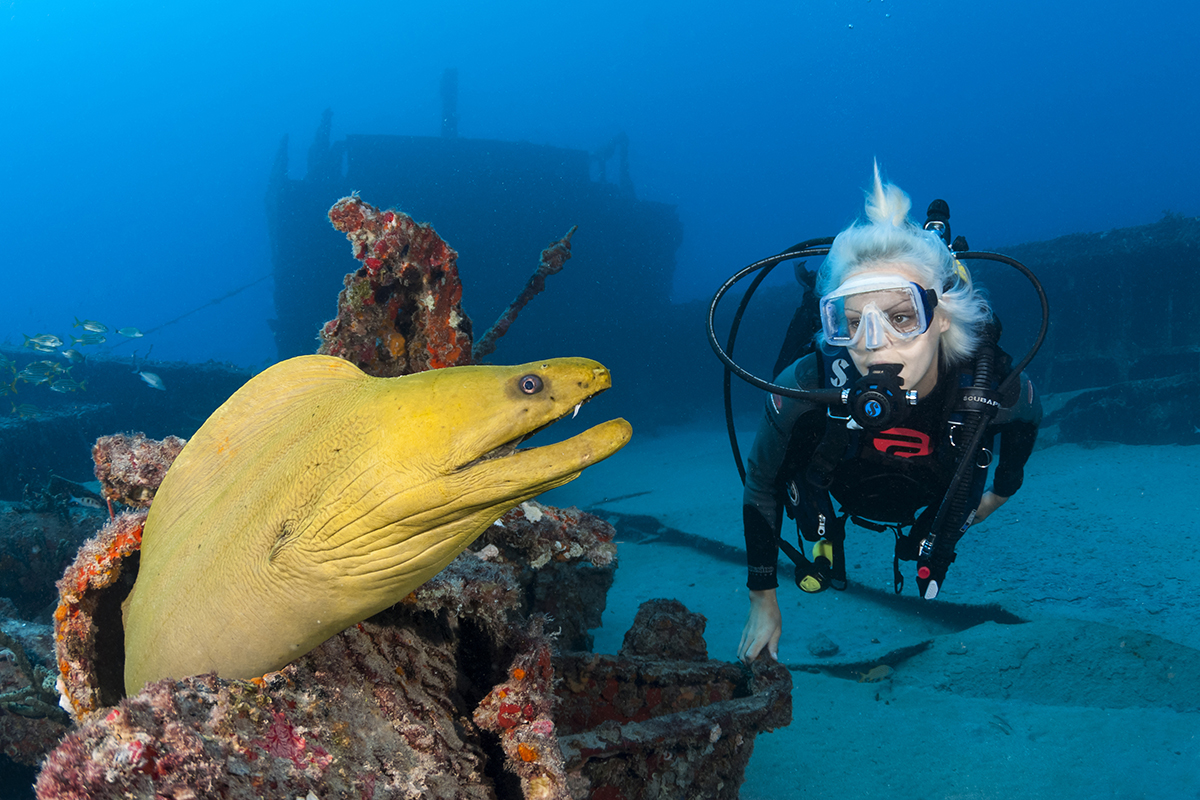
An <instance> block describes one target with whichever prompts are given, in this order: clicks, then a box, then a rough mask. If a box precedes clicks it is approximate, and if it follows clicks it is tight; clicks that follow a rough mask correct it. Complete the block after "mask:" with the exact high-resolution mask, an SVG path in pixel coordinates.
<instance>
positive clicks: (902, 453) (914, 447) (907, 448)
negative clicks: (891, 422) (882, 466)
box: [871, 428, 933, 458]
mask: <svg viewBox="0 0 1200 800" xmlns="http://www.w3.org/2000/svg"><path fill="white" fill-rule="evenodd" d="M871 443H872V444H874V445H875V449H876V450H878V451H879V452H881V453H884V454H886V455H889V456H897V457H899V458H912V457H913V456H927V455H929V454H930V453H932V452H933V448H932V447H930V444H929V434H926V433H921V432H920V431H914V430H912V429H911V428H888V429H887V430H886V431H880V432H879V433H877V434H875V438H874V439H872V440H871Z"/></svg>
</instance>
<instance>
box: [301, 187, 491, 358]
mask: <svg viewBox="0 0 1200 800" xmlns="http://www.w3.org/2000/svg"><path fill="white" fill-rule="evenodd" d="M329 221H330V222H331V223H333V227H335V228H337V229H338V230H339V231H341V232H342V233H345V234H346V238H347V239H349V240H350V244H351V247H352V249H353V253H354V257H355V258H357V259H358V260H359V261H361V262H362V267H361V268H360V269H358V270H357V271H355V272H351V273H349V274H348V275H346V278H345V281H344V283H345V289H343V290H342V292H341V294H339V295H338V315H337V317H336V318H334V319H331V320H330V321H329V322H327V323H325V325H324V326H323V327H322V328H321V340H322V343H321V347H320V349H319V350H318V351H317V352H319V353H322V354H327V355H331V356H338V357H339V358H344V359H346V360H347V361H349V362H350V363H352V364H354V365H355V366H357V367H358V368H359V369H361V370H362V371H363V372H366V373H367V374H368V375H375V376H377V377H392V376H396V375H408V374H410V373H413V372H422V371H424V370H427V369H441V368H443V367H454V366H461V365H463V364H470V363H471V320H470V318H469V317H468V316H467V315H466V314H465V313H464V312H463V310H462V282H461V281H460V280H459V278H458V266H457V261H458V253H456V252H454V250H453V249H452V248H451V247H450V246H449V245H447V244H446V243H445V242H444V241H442V239H441V237H440V236H438V235H437V232H436V231H434V229H433V228H432V227H431V226H430V225H428V224H425V223H418V222H415V221H414V220H413V218H412V217H410V216H408V215H407V214H404V213H401V212H399V211H395V210H389V211H381V210H379V209H378V208H376V207H375V206H372V205H371V204H369V203H365V202H363V201H362V200H361V199H359V198H358V197H357V196H355V197H344V198H342V199H341V200H339V201H337V203H335V204H334V205H333V208H331V209H329Z"/></svg>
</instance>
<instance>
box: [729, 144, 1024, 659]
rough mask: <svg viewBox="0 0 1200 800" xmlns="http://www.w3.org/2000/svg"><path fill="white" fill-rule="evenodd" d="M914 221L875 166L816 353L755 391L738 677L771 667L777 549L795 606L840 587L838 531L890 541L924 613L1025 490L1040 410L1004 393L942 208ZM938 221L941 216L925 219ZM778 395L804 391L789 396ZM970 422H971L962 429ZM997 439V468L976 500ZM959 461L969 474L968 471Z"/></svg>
mask: <svg viewBox="0 0 1200 800" xmlns="http://www.w3.org/2000/svg"><path fill="white" fill-rule="evenodd" d="M939 203H941V206H938V204H939ZM910 207H911V202H910V200H909V198H908V196H907V195H906V194H905V193H904V192H903V191H901V190H900V188H899V187H897V186H895V185H893V184H890V183H888V184H884V183H883V182H882V181H881V180H880V177H879V168H878V165H876V167H875V181H874V187H873V190H872V191H871V192H869V193H868V196H867V201H866V217H867V218H866V220H865V221H860V222H856V223H854V224H853V225H851V226H850V227H848V228H847V229H845V230H844V231H842V232H841V233H840V234H839V235H838V236H837V237H836V238H835V239H833V241H832V244H831V245H829V248H828V254H827V256H826V258H825V260H824V262H823V263H822V265H821V267H820V270H819V271H818V273H817V277H816V285H815V290H816V291H815V294H816V295H817V296H819V297H820V300H819V303H818V307H817V312H818V316H819V320H820V330H819V331H818V332H817V335H816V337H815V345H816V349H815V350H814V351H813V352H811V353H808V354H807V355H804V356H802V357H801V358H799V359H798V360H796V361H794V362H792V363H791V364H789V365H788V366H787V367H785V368H784V369H783V370H782V372H780V373H779V375H778V376H777V377H776V378H775V381H774V383H773V384H765V383H763V382H761V381H760V382H759V384H760V385H763V386H764V387H774V388H773V389H769V391H771V392H772V393H771V394H770V395H769V396H768V398H767V403H766V408H765V410H764V414H763V417H762V420H761V422H760V424H759V428H758V432H757V435H756V437H755V440H754V445H753V447H752V449H751V451H750V453H749V456H748V459H747V469H746V470H745V473H746V474H745V493H744V498H743V521H744V526H745V537H746V559H747V566H748V572H749V577H748V581H747V586H748V588H749V589H750V612H749V616H748V618H747V620H746V625H745V628H744V629H743V632H742V637H741V642H740V643H739V645H738V658H739V659H741V660H742V661H744V662H746V663H749V662H751V661H753V660H754V659H755V658H756V657H758V655H759V654H760V653H761V652H762V651H763V649H764V648H765V649H766V650H767V652H768V653H769V655H770V656H771V657H772V658H776V659H777V658H778V645H779V638H780V634H781V632H782V618H781V615H780V611H779V603H778V600H777V599H776V594H775V592H776V588H777V586H778V582H777V580H776V560H777V556H778V550H779V548H780V547H783V549H784V550H785V552H787V553H788V555H789V556H790V557H791V558H792V560H793V561H795V562H796V582H797V584H798V585H799V586H800V588H801V589H802V590H804V591H805V592H810V593H814V592H820V591H823V590H824V589H826V588H828V587H830V586H832V587H833V588H835V589H844V588H845V586H846V569H845V561H844V553H843V542H844V537H845V526H846V521H847V519H852V520H853V521H854V522H855V523H856V524H858V525H860V526H861V527H866V528H868V529H873V530H877V531H884V530H888V529H891V530H892V531H893V532H894V533H895V536H896V547H895V556H894V559H893V573H894V580H895V589H896V592H897V593H899V592H900V591H901V590H902V588H903V584H904V577H903V574H902V572H901V569H900V562H901V561H916V562H917V567H918V569H917V581H916V582H917V588H918V591H919V593H920V594H921V596H922V597H923V598H925V599H927V600H932V599H933V598H935V597H937V595H938V593H939V592H940V591H941V589H942V586H943V584H944V583H945V580H946V573H947V570H948V568H949V566H950V564H951V563H952V562H953V561H954V560H955V552H954V548H955V545H956V544H957V542H958V539H959V538H961V536H962V534H963V533H964V532H965V531H966V529H967V528H968V527H969V526H970V525H972V524H975V523H979V522H982V521H983V520H984V519H986V518H987V517H988V516H989V515H991V514H992V513H993V512H995V511H996V509H998V508H1000V507H1001V506H1002V505H1004V503H1005V502H1007V501H1008V499H1009V498H1010V497H1011V496H1012V495H1013V494H1014V493H1015V492H1016V491H1017V490H1018V489H1019V488H1020V487H1021V483H1022V480H1023V476H1024V466H1025V462H1026V461H1027V460H1028V458H1029V456H1030V454H1031V453H1032V452H1033V446H1034V443H1035V441H1036V438H1037V429H1038V424H1039V423H1040V421H1041V417H1042V410H1041V403H1040V401H1039V399H1038V397H1037V395H1036V393H1035V391H1034V388H1033V384H1032V383H1031V382H1030V381H1029V379H1028V378H1027V377H1026V376H1025V375H1024V373H1019V374H1018V376H1014V379H1013V380H1005V378H1006V377H1008V376H1009V375H1010V374H1011V372H1012V370H1013V366H1012V363H1011V359H1010V358H1009V357H1008V356H1007V354H1005V353H1004V352H1003V351H1001V350H1000V349H999V347H998V345H997V340H998V338H999V323H998V321H997V320H996V319H995V317H994V315H993V314H992V310H991V308H990V306H989V304H988V302H987V300H986V298H985V297H984V295H983V292H982V290H981V289H980V288H978V287H976V286H975V285H974V284H973V283H972V280H971V276H970V273H968V272H967V270H966V268H965V267H964V266H963V265H962V263H961V262H960V261H959V260H958V258H956V253H955V250H954V249H951V247H950V236H949V209H948V207H946V206H945V204H944V203H942V201H935V203H934V205H933V206H931V215H930V216H931V221H930V222H927V223H926V226H925V228H922V227H919V226H917V225H916V224H914V223H913V222H911V221H910V220H909V218H908V212H909V209H910ZM939 208H941V209H944V213H935V211H936V210H937V209H939ZM814 241H815V240H814ZM824 241H825V242H828V240H824ZM958 244H959V243H958V242H955V246H956V249H958V250H965V249H966V247H965V242H963V244H962V246H961V247H958ZM798 247H799V246H798ZM969 255H970V256H975V257H985V258H993V260H1006V261H1007V262H1008V263H1012V264H1013V265H1014V266H1018V267H1019V268H1020V269H1022V270H1023V271H1025V270H1024V267H1023V266H1021V265H1019V264H1016V263H1015V262H1012V260H1011V259H1007V258H1006V257H1003V256H998V255H996V254H968V253H964V254H963V257H964V258H966V257H968V256H969ZM781 257H782V256H781ZM781 257H776V258H775V263H778V259H779V258H781ZM771 266H774V263H772V264H771ZM748 269H749V268H748ZM1026 274H1027V275H1028V276H1029V277H1030V278H1031V280H1033V282H1034V285H1035V286H1036V287H1037V289H1038V292H1039V295H1040V296H1041V297H1042V302H1043V332H1042V334H1041V335H1042V336H1044V331H1045V325H1046V323H1047V321H1048V306H1047V305H1046V302H1045V295H1044V294H1043V293H1042V292H1041V288H1040V286H1038V285H1037V282H1036V278H1033V277H1032V274H1031V273H1028V272H1027V271H1026ZM719 297H720V293H718V298H716V299H714V309H715V304H716V302H717V299H719ZM710 331H711V328H710ZM710 338H711V332H710ZM711 340H712V343H713V346H714V349H716V350H717V352H718V355H719V356H722V357H723V356H724V353H723V352H722V351H721V350H720V347H719V346H718V345H717V343H716V340H715V338H711ZM1038 344H1040V338H1039V342H1038ZM731 349H732V342H731ZM1036 349H1037V345H1035V347H1034V349H1033V350H1031V351H1030V353H1029V355H1028V356H1026V358H1025V359H1024V360H1023V361H1022V362H1021V364H1020V365H1018V367H1017V368H1016V369H1017V370H1020V369H1022V368H1023V367H1024V365H1025V364H1027V363H1028V361H1029V359H1030V358H1032V355H1033V353H1034V352H1035V351H1036ZM723 360H726V359H725V358H724V357H723ZM726 363H727V365H730V366H731V368H736V365H733V364H732V362H731V361H729V360H726ZM981 363H984V364H985V365H986V366H984V367H981V366H980V364H981ZM781 387H783V389H782V391H786V390H788V389H795V390H799V391H796V392H794V393H789V394H787V395H786V396H785V395H784V394H782V393H781ZM851 387H853V392H854V394H853V395H852V394H850V393H849V392H848V391H847V390H848V389H850V388H851ZM864 387H865V388H864ZM821 391H824V396H825V397H830V396H832V397H841V398H842V402H841V404H839V403H838V402H836V401H832V402H831V401H825V402H819V401H817V400H815V399H808V398H810V397H811V398H816V397H817V396H818V394H817V393H818V392H821ZM836 392H841V393H842V394H840V395H839V394H836ZM914 392H915V394H913V393H914ZM854 398H857V399H854ZM852 407H853V409H854V412H853V414H852V413H851V408H852ZM972 414H974V415H975V416H974V417H972V416H971V415H972ZM968 419H974V420H982V421H976V422H972V423H971V425H973V426H974V427H970V426H968V425H964V421H966V420H968ZM997 434H998V435H999V437H1000V458H999V461H998V462H997V464H996V466H995V473H994V477H993V482H992V485H991V487H990V488H986V490H985V486H986V481H987V476H988V465H989V463H990V461H991V450H990V445H991V442H992V439H993V437H994V436H995V435H997ZM967 438H969V439H970V441H971V446H970V447H968V446H967V443H966V442H965V441H964V439H967ZM734 452H735V456H736V454H737V449H736V439H735V441H734ZM966 459H970V461H971V462H972V463H970V464H965V465H964V464H963V462H964V461H965V460H966ZM739 466H740V459H739ZM951 495H953V496H954V498H956V502H957V505H955V503H954V502H950V500H949V498H950V497H951ZM834 500H836V501H837V505H838V507H839V510H837V511H835V507H834V503H833V501H834ZM785 510H786V512H787V513H788V515H789V516H792V517H794V518H795V520H796V523H797V528H798V529H799V532H800V535H801V536H802V537H803V540H804V541H802V542H801V548H803V547H804V542H805V541H806V542H809V543H811V546H812V550H811V552H812V560H811V561H810V560H809V559H808V557H806V555H805V554H804V553H803V552H802V550H798V549H797V548H795V547H793V546H792V545H791V544H790V543H789V542H787V541H786V540H785V539H782V538H781V537H780V530H781V526H782V519H783V514H784V511H785ZM839 512H840V513H839ZM905 528H909V529H910V530H909V532H908V533H907V534H905V533H904V532H903V531H904V529H905Z"/></svg>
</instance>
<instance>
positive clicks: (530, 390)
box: [520, 375, 543, 394]
mask: <svg viewBox="0 0 1200 800" xmlns="http://www.w3.org/2000/svg"><path fill="white" fill-rule="evenodd" d="M520 385H521V391H522V392H524V393H525V394H537V393H538V392H540V391H541V390H542V386H543V384H542V379H541V378H539V377H538V376H537V375H526V376H525V377H523V378H521V380H520Z"/></svg>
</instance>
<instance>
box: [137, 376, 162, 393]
mask: <svg viewBox="0 0 1200 800" xmlns="http://www.w3.org/2000/svg"><path fill="white" fill-rule="evenodd" d="M138 375H139V376H140V377H141V379H142V380H144V381H145V382H146V384H147V385H149V386H150V388H152V389H161V390H162V391H164V392H165V391H166V390H167V385H166V384H165V383H163V379H162V378H160V377H158V376H157V375H155V374H154V373H153V372H139V373H138Z"/></svg>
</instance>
